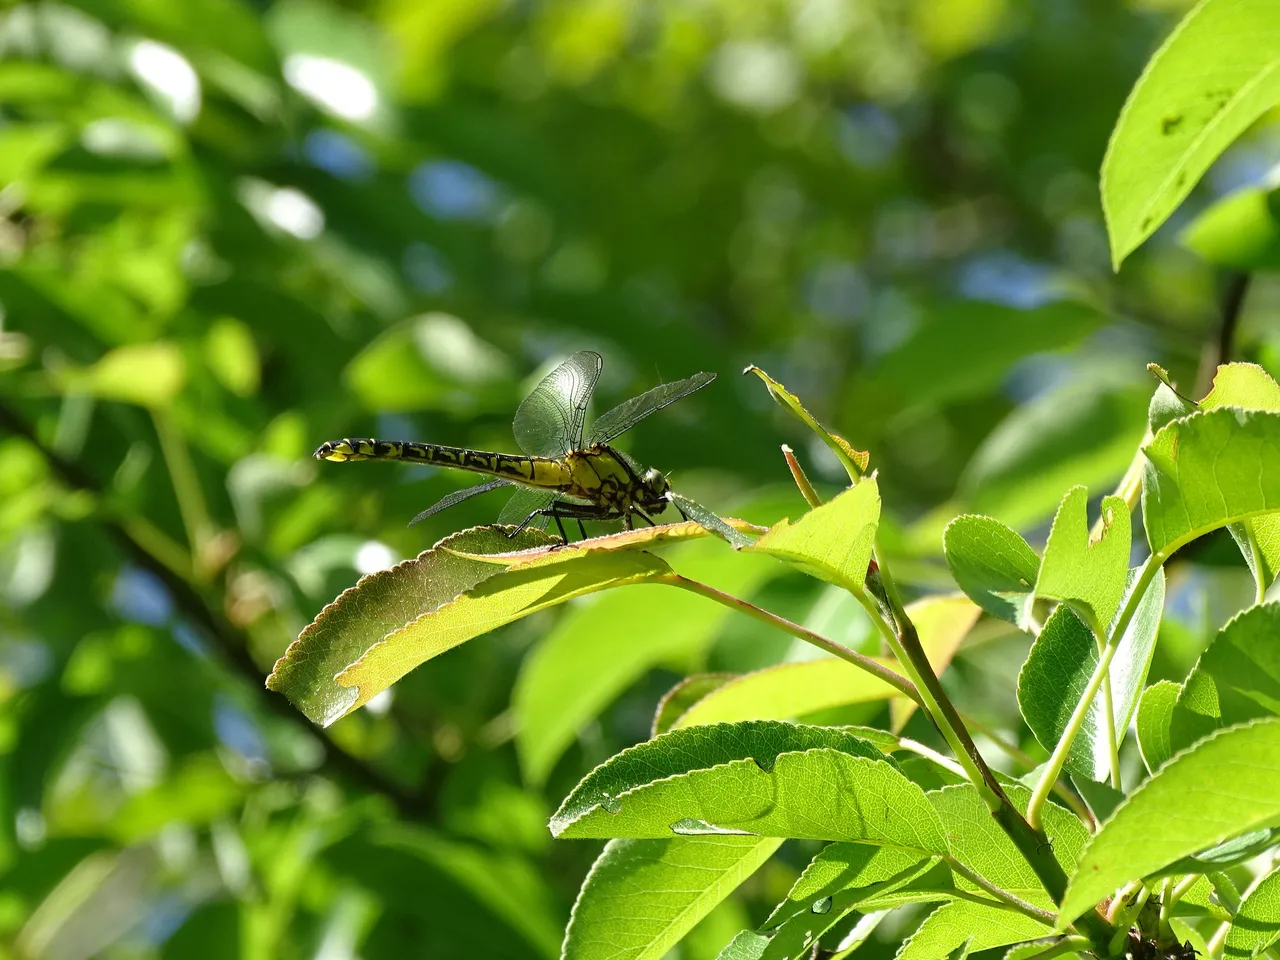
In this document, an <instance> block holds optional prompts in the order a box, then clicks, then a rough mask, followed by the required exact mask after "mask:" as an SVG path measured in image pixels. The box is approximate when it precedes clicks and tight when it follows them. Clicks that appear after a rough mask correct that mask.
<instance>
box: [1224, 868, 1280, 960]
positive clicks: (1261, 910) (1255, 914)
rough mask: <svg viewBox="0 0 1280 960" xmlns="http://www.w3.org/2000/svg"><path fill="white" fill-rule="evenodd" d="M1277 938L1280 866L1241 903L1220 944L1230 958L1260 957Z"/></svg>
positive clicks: (1279, 935)
mask: <svg viewBox="0 0 1280 960" xmlns="http://www.w3.org/2000/svg"><path fill="white" fill-rule="evenodd" d="M1277 940H1280V869H1274V870H1272V871H1271V872H1270V873H1269V874H1267V875H1266V876H1265V877H1263V878H1262V879H1261V880H1260V881H1259V882H1258V884H1257V886H1255V887H1254V888H1253V889H1252V890H1250V891H1249V893H1248V895H1247V896H1246V897H1245V898H1244V900H1242V901H1241V902H1240V909H1239V910H1237V911H1236V915H1235V919H1234V920H1233V921H1232V923H1231V929H1230V930H1228V931H1227V939H1226V942H1225V944H1224V945H1223V955H1224V956H1227V957H1231V958H1232V960H1243V958H1246V957H1248V958H1250V960H1252V958H1253V957H1256V956H1259V955H1260V954H1261V953H1262V952H1263V951H1264V950H1267V949H1268V948H1270V946H1271V945H1272V944H1273V943H1275V942H1276V941H1277Z"/></svg>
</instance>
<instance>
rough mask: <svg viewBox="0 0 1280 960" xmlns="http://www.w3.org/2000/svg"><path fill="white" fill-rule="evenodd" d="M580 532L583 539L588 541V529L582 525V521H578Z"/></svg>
mask: <svg viewBox="0 0 1280 960" xmlns="http://www.w3.org/2000/svg"><path fill="white" fill-rule="evenodd" d="M578 532H579V533H580V534H582V539H583V540H585V539H587V528H586V527H584V526H583V525H582V521H581V520H579V521H578Z"/></svg>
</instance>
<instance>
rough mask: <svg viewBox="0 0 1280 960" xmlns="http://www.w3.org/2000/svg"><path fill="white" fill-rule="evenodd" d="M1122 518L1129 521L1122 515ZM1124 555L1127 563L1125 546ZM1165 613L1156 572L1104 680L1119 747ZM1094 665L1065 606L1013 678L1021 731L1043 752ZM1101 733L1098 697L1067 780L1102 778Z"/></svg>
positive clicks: (1105, 750) (1087, 639)
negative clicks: (1027, 732)
mask: <svg viewBox="0 0 1280 960" xmlns="http://www.w3.org/2000/svg"><path fill="white" fill-rule="evenodd" d="M1125 513H1126V516H1127V515H1128V511H1125ZM1126 524H1127V522H1126ZM1125 554H1126V557H1127V555H1128V548H1127V546H1126V548H1125ZM1136 579H1137V578H1136V576H1135V574H1134V572H1131V573H1130V576H1129V579H1128V589H1132V587H1133V584H1134V583H1135V581H1136ZM1163 610H1164V572H1163V571H1157V573H1156V575H1155V577H1153V578H1152V581H1151V585H1150V586H1149V587H1148V588H1147V592H1146V595H1145V596H1144V597H1143V598H1142V601H1141V602H1140V603H1139V604H1138V609H1137V611H1136V612H1135V613H1134V616H1133V618H1132V619H1131V620H1130V621H1129V624H1128V626H1127V627H1126V629H1125V634H1124V636H1123V637H1122V638H1121V639H1120V646H1119V649H1118V650H1117V651H1116V654H1115V657H1114V658H1113V659H1112V664H1111V670H1110V671H1109V674H1108V682H1109V683H1110V685H1111V698H1112V705H1113V707H1114V709H1115V733H1116V737H1117V738H1118V739H1117V745H1118V743H1119V740H1122V739H1123V738H1124V735H1125V732H1126V731H1127V730H1128V729H1129V720H1130V719H1131V718H1132V716H1133V712H1134V710H1135V709H1137V706H1138V695H1139V693H1140V691H1141V690H1142V685H1143V683H1145V682H1146V678H1147V670H1148V668H1149V667H1150V665H1151V656H1152V654H1153V653H1154V652H1155V646H1156V636H1157V634H1158V633H1159V630H1160V616H1161V613H1162V611H1163ZM1112 619H1113V620H1114V616H1113V617H1112ZM1097 665H1098V644H1097V640H1096V639H1095V637H1094V635H1093V633H1092V631H1090V629H1089V628H1088V627H1086V626H1085V625H1084V623H1083V622H1081V620H1080V618H1079V617H1078V616H1077V615H1076V614H1075V612H1074V611H1073V610H1071V609H1070V608H1069V607H1067V606H1066V604H1063V605H1061V606H1059V607H1058V609H1056V610H1055V611H1054V612H1053V614H1052V615H1051V616H1050V617H1049V619H1048V620H1047V621H1045V625H1044V627H1043V628H1042V629H1041V631H1040V636H1038V637H1037V638H1036V640H1035V643H1033V644H1032V646H1031V652H1030V654H1029V655H1028V656H1027V660H1026V663H1024V664H1023V665H1022V671H1021V672H1020V673H1019V674H1018V706H1019V707H1020V708H1021V710H1022V716H1023V718H1024V719H1025V720H1026V721H1027V726H1029V727H1030V728H1031V730H1032V732H1033V733H1034V734H1035V735H1036V739H1037V740H1039V741H1040V743H1041V745H1042V746H1044V748H1045V749H1046V750H1049V751H1052V750H1053V749H1054V748H1055V747H1056V746H1057V744H1058V741H1059V740H1061V739H1062V735H1063V733H1064V732H1065V731H1066V729H1067V723H1068V721H1069V720H1070V719H1071V714H1072V713H1074V712H1075V709H1076V705H1077V704H1079V702H1080V699H1081V697H1083V696H1084V691H1085V688H1086V687H1087V686H1088V684H1089V678H1090V677H1091V676H1092V675H1093V671H1094V669H1095V668H1096V667H1097ZM1106 730H1107V723H1106V698H1105V697H1102V696H1098V697H1095V698H1094V700H1093V703H1092V705H1091V706H1090V709H1089V713H1088V714H1087V715H1086V716H1085V720H1084V723H1083V724H1082V725H1081V727H1080V730H1079V731H1078V732H1077V734H1076V738H1075V740H1073V741H1072V743H1071V749H1070V751H1069V752H1068V754H1067V764H1066V766H1067V769H1068V770H1069V771H1070V772H1071V773H1072V774H1075V775H1078V776H1082V777H1087V778H1088V779H1090V780H1105V779H1106V778H1107V776H1108V775H1109V772H1110V769H1111V760H1110V757H1111V748H1110V746H1109V745H1108V743H1107V736H1106Z"/></svg>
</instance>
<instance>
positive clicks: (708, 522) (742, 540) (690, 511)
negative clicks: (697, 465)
mask: <svg viewBox="0 0 1280 960" xmlns="http://www.w3.org/2000/svg"><path fill="white" fill-rule="evenodd" d="M667 497H668V498H670V500H671V503H672V504H673V505H674V506H675V508H676V509H677V510H679V511H680V512H681V513H682V514H684V515H685V516H686V517H688V518H689V519H690V520H692V521H694V522H695V523H697V524H698V526H700V527H702V529H703V530H706V531H707V532H708V533H714V534H715V535H716V536H718V537H723V538H724V539H725V540H728V541H729V543H730V544H731V545H732V546H735V547H749V546H751V542H752V541H751V538H750V537H748V536H746V535H745V534H741V533H739V532H738V531H737V530H735V529H733V527H731V526H729V525H728V524H727V523H725V522H724V521H723V520H721V519H720V518H719V517H718V516H716V514H714V513H712V512H711V511H710V510H708V509H707V508H706V507H704V506H703V505H702V504H700V503H698V502H697V501H695V500H690V499H689V498H688V497H682V496H680V494H678V493H668V494H667Z"/></svg>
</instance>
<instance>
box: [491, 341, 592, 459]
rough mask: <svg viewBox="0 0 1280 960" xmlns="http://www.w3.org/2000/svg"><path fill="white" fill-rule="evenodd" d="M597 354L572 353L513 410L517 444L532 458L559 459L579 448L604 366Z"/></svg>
mask: <svg viewBox="0 0 1280 960" xmlns="http://www.w3.org/2000/svg"><path fill="white" fill-rule="evenodd" d="M603 362H604V361H602V360H601V359H600V354H598V353H594V352H592V351H590V350H583V351H582V352H581V353H575V354H574V355H573V356H571V357H570V358H569V359H568V360H566V361H565V362H564V363H562V364H560V366H558V367H556V368H555V369H554V370H552V371H551V372H550V373H549V374H547V375H546V377H544V378H543V380H542V382H541V383H539V384H538V385H537V386H536V387H534V388H533V392H532V393H531V394H529V396H527V397H525V399H524V402H523V403H522V404H520V406H519V408H518V409H517V410H516V419H515V422H514V423H513V424H512V429H513V430H514V431H515V435H516V443H517V444H518V445H519V447H520V449H521V450H523V451H524V452H525V453H527V454H528V455H529V456H531V457H562V456H564V455H565V454H566V453H568V452H569V451H570V450H579V449H581V448H582V422H583V420H584V419H585V418H586V415H587V404H588V403H589V402H590V401H591V394H592V393H594V392H595V389H596V381H597V380H599V379H600V367H601V366H602V365H603Z"/></svg>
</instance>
